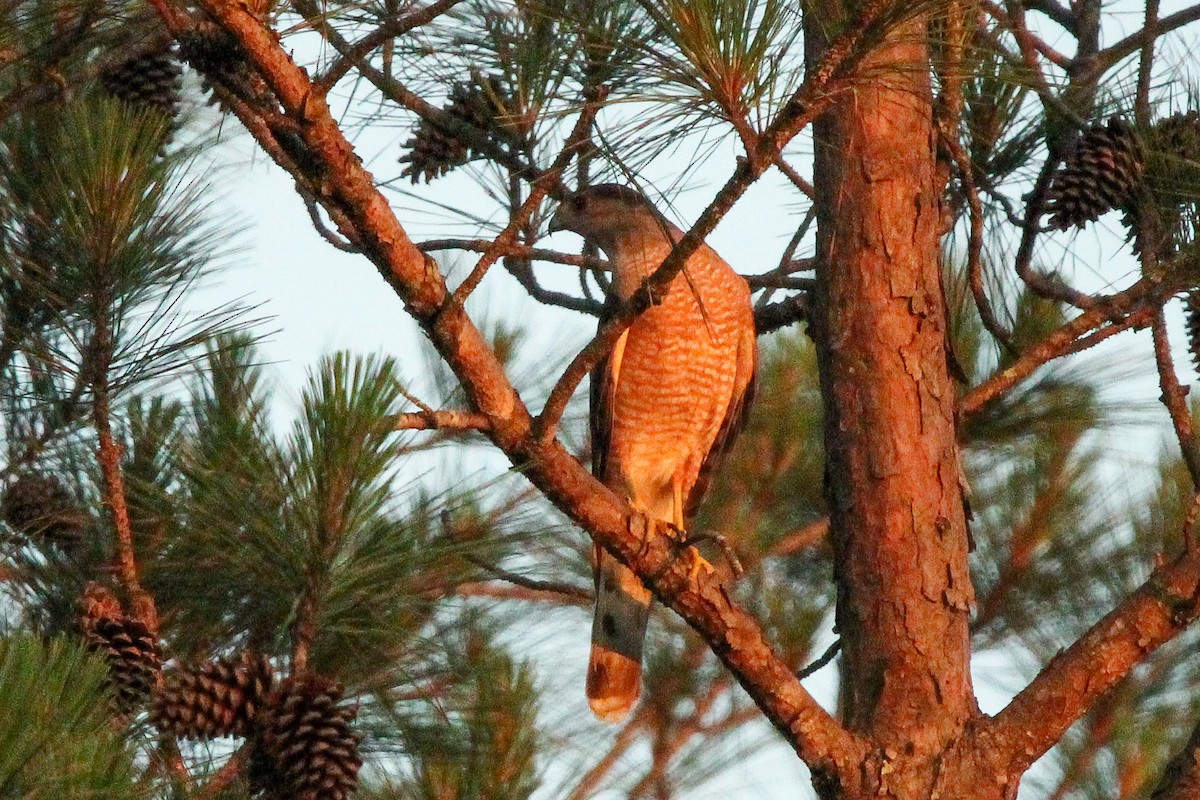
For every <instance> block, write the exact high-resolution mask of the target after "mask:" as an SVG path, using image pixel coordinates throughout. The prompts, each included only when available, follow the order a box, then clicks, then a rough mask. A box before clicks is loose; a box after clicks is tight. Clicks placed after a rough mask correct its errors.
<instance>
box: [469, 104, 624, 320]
mask: <svg viewBox="0 0 1200 800" xmlns="http://www.w3.org/2000/svg"><path fill="white" fill-rule="evenodd" d="M607 96H608V92H607V91H606V90H605V89H604V88H603V87H598V88H596V89H595V90H594V91H593V92H592V96H591V97H590V98H588V101H587V102H586V103H585V104H584V106H583V110H582V111H580V112H579V118H578V119H577V120H576V121H575V127H574V129H573V130H572V131H571V134H570V135H569V136H568V137H567V140H566V142H564V143H563V147H562V150H561V151H560V152H559V154H558V156H557V157H556V158H555V159H554V163H553V164H551V165H550V168H549V169H548V170H546V171H545V172H543V173H542V174H541V175H540V176H539V177H538V178H537V180H535V181H534V182H533V187H532V189H530V191H529V196H528V197H526V198H525V202H524V203H522V204H521V207H520V208H519V209H517V211H516V212H515V213H514V214H513V215H512V219H510V220H509V222H508V225H506V226H505V228H504V230H503V231H501V232H500V235H499V236H497V237H496V239H495V241H494V242H493V244H492V246H491V247H489V248H488V249H487V250H486V251H485V252H484V254H483V256H482V257H481V258H480V259H479V261H478V263H476V264H475V268H474V269H472V270H471V274H470V275H468V276H467V278H466V280H464V281H463V282H462V283H461V284H459V286H458V288H457V289H455V290H454V294H452V295H451V296H450V300H449V304H450V305H457V306H461V305H462V304H463V303H464V302H466V299H467V297H469V296H470V294H471V292H473V291H475V287H477V286H478V285H479V282H480V281H481V280H483V276H484V275H486V274H487V271H488V270H489V269H490V268H491V266H492V265H493V264H495V263H496V260H497V259H498V258H500V255H501V252H502V251H503V250H504V249H506V248H508V247H509V246H511V245H512V244H513V243H515V242H516V239H517V234H518V233H520V231H521V228H522V227H523V226H524V225H525V224H526V223H527V222H528V221H529V218H530V216H532V215H533V212H535V211H536V210H537V209H538V206H540V205H541V203H542V200H543V199H544V198H545V197H546V194H547V193H548V192H549V190H550V187H551V186H553V185H555V184H557V183H558V182H559V181H560V179H561V177H562V172H563V170H564V169H566V168H567V165H568V164H570V163H571V159H573V158H574V157H575V156H576V155H578V154H579V150H580V147H582V146H583V145H584V143H585V142H586V140H587V138H588V132H589V131H590V130H591V128H592V120H594V119H595V118H596V114H598V113H599V112H600V109H601V107H603V105H604V98H605V97H607Z"/></svg>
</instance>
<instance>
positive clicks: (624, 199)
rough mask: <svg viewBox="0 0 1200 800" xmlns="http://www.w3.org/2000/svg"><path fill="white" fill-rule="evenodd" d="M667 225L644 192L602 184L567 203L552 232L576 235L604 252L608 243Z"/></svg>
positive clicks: (580, 193) (561, 204)
mask: <svg viewBox="0 0 1200 800" xmlns="http://www.w3.org/2000/svg"><path fill="white" fill-rule="evenodd" d="M664 223H665V220H663V218H662V216H661V215H660V214H659V213H658V210H657V209H656V208H655V207H654V206H653V205H651V204H650V201H649V200H647V199H646V198H645V197H643V196H642V194H641V192H638V191H637V190H636V189H632V188H630V187H628V186H621V185H619V184H615V183H601V184H597V185H596V186H590V187H588V188H587V189H583V190H581V191H578V192H575V193H574V194H572V195H570V196H568V197H567V198H566V199H565V200H563V201H562V203H560V204H559V206H558V211H556V212H555V213H554V217H553V218H552V219H551V220H550V232H551V233H554V232H555V231H572V232H574V233H578V234H579V235H580V236H582V237H583V238H584V239H587V240H588V241H590V242H593V243H594V244H597V245H600V247H602V248H604V247H605V243H606V242H611V241H613V240H614V239H616V238H619V237H621V236H622V235H624V234H626V233H629V232H631V231H634V230H637V229H640V228H642V227H644V226H650V227H652V228H653V227H657V228H662V226H663V224H664ZM605 249H606V250H607V248H605Z"/></svg>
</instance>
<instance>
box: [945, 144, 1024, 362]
mask: <svg viewBox="0 0 1200 800" xmlns="http://www.w3.org/2000/svg"><path fill="white" fill-rule="evenodd" d="M942 141H943V142H944V143H945V145H946V148H947V149H948V150H949V151H950V155H951V157H952V158H953V159H954V163H955V165H956V166H957V167H958V175H959V179H960V180H961V181H962V186H963V191H964V192H966V194H967V207H968V208H969V209H970V218H971V232H970V236H969V238H968V240H967V280H968V284H969V285H970V287H971V296H972V297H973V298H974V300H975V309H976V310H977V311H978V312H979V319H980V321H981V322H983V327H984V329H985V330H987V332H988V333H990V334H991V335H992V338H994V339H995V340H996V341H997V342H1000V344H1002V345H1003V346H1004V347H1005V348H1006V349H1008V350H1009V351H1010V352H1011V351H1012V334H1011V333H1009V331H1008V330H1007V329H1005V327H1004V326H1003V325H1001V324H1000V320H999V319H997V318H996V312H995V311H994V310H993V309H992V304H991V301H990V300H988V297H987V292H986V291H985V290H984V286H983V203H981V202H980V200H979V190H978V188H977V187H976V186H975V165H974V164H972V163H971V157H970V156H969V155H968V154H967V151H966V149H965V148H964V147H963V146H962V142H960V141H959V140H958V137H957V135H955V133H954V132H953V131H943V133H942Z"/></svg>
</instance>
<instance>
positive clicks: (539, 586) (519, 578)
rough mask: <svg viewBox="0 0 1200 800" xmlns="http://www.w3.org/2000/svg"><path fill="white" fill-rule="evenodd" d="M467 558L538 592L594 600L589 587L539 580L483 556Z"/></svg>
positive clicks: (498, 576)
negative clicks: (486, 559)
mask: <svg viewBox="0 0 1200 800" xmlns="http://www.w3.org/2000/svg"><path fill="white" fill-rule="evenodd" d="M465 558H466V559H467V561H470V562H471V563H472V564H474V565H475V566H477V567H479V568H480V569H482V570H483V571H484V572H489V573H491V574H492V575H495V576H496V577H497V578H499V579H500V580H502V581H505V582H507V583H511V584H513V585H514V586H521V587H523V588H525V589H532V590H534V591H538V592H554V593H555V594H561V595H565V596H566V597H573V598H575V599H577V600H587V601H589V602H591V600H592V593H591V592H589V591H588V590H587V589H584V588H581V587H579V586H575V585H573V584H570V583H563V582H562V581H543V580H538V579H537V578H530V577H527V576H525V575H521V574H520V573H517V572H512V571H511V570H507V569H505V568H504V567H501V566H499V565H496V564H491V563H488V562H487V561H484V560H483V559H482V558H479V557H478V556H473V555H470V554H468V555H466V556H465Z"/></svg>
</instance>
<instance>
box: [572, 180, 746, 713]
mask: <svg viewBox="0 0 1200 800" xmlns="http://www.w3.org/2000/svg"><path fill="white" fill-rule="evenodd" d="M550 230H551V231H556V230H569V231H574V232H575V233H578V234H579V235H581V236H583V238H584V239H586V240H587V241H589V242H591V243H592V244H594V245H596V246H597V247H599V248H600V249H601V250H603V251H604V253H605V255H607V256H608V259H609V261H610V262H611V264H612V268H613V286H614V289H615V294H616V296H617V297H620V298H621V299H624V300H628V299H629V298H630V297H631V296H632V295H633V293H634V292H635V291H636V290H637V288H638V287H639V286H640V285H641V283H642V280H643V279H644V278H646V277H647V276H648V275H650V274H651V273H652V272H654V270H655V269H657V268H658V266H659V265H660V264H662V262H663V260H664V259H665V258H666V257H667V254H668V253H670V252H671V248H672V246H673V244H674V243H675V242H677V241H678V240H679V239H680V238H681V237H682V235H683V233H682V232H681V231H680V230H679V229H678V228H677V227H675V226H674V225H672V224H671V223H670V222H668V221H667V220H666V218H664V217H663V216H662V214H660V213H659V212H658V211H657V210H656V209H655V208H654V206H653V205H651V204H650V202H649V201H648V200H646V198H644V197H643V196H642V195H641V194H639V193H638V192H636V191H634V190H633V189H630V188H628V187H625V186H617V185H613V184H603V185H599V186H593V187H591V188H589V189H586V190H584V191H581V192H578V193H576V194H575V195H573V196H571V197H569V198H567V199H566V200H565V201H563V203H562V205H561V206H560V207H559V209H558V212H557V213H556V214H555V215H554V218H553V219H552V220H551V222H550ZM754 366H755V331H754V314H753V308H752V307H751V304H750V290H749V287H748V286H747V285H746V281H744V280H743V279H742V278H741V277H739V276H738V275H737V273H735V272H734V271H733V269H732V268H731V267H730V266H729V265H728V264H726V263H725V261H724V260H723V259H722V258H721V257H720V256H718V255H717V254H716V252H714V251H713V250H712V248H710V247H708V246H707V245H702V246H701V247H700V249H699V250H697V251H696V253H695V254H693V255H692V256H691V258H689V259H688V261H687V264H686V266H685V267H684V269H683V270H682V271H681V272H680V273H679V274H678V275H677V276H676V277H675V279H674V280H673V281H672V282H671V283H670V285H669V286H668V287H667V290H666V293H665V297H664V298H663V300H662V302H661V303H660V304H658V305H654V306H651V307H650V308H649V309H647V310H646V312H645V313H643V314H642V315H640V316H639V317H637V319H635V320H634V322H633V324H632V325H630V326H629V329H628V330H626V331H625V333H624V334H623V335H622V336H621V338H620V339H619V340H618V341H617V343H616V345H615V346H614V347H613V349H612V352H611V353H610V354H609V355H608V357H607V358H606V359H605V360H604V361H603V362H601V363H600V364H599V365H598V366H597V367H596V370H595V372H593V373H592V390H591V427H592V471H593V473H594V474H595V475H596V476H597V477H598V478H600V480H602V481H604V483H605V484H607V485H608V486H610V487H611V488H612V489H614V490H615V491H617V492H619V493H621V494H623V495H625V496H626V497H627V498H629V502H630V504H631V505H632V506H633V507H634V508H636V509H638V510H639V511H641V512H643V513H645V514H646V515H648V516H651V517H654V518H657V519H660V520H663V521H665V522H668V523H671V524H673V525H674V526H676V527H677V528H678V529H680V530H682V529H683V527H684V524H685V523H686V522H687V520H688V519H689V518H690V517H691V516H692V515H693V513H695V511H696V508H697V506H698V505H699V504H700V500H701V498H702V497H703V496H704V493H705V491H706V490H707V488H708V485H709V483H710V481H711V479H712V475H713V471H714V470H715V468H716V465H717V462H718V461H719V460H720V457H721V455H722V454H723V453H724V452H725V450H726V449H727V448H728V447H729V444H730V443H731V442H732V440H733V438H734V436H735V434H736V433H737V431H738V430H739V429H740V428H741V424H742V421H743V418H744V415H745V412H746V409H747V406H748V404H749V401H750V398H751V395H752V393H753V386H754ZM595 565H596V567H595V570H596V571H595V575H596V614H595V619H594V621H593V624H592V653H591V658H590V660H589V663H588V676H587V696H588V702H589V704H590V705H591V707H592V711H593V712H595V714H596V716H598V717H599V718H600V719H602V720H605V721H609V722H616V721H619V720H620V719H622V718H623V717H624V716H625V715H626V714H627V713H629V710H630V709H631V708H632V707H633V704H634V703H635V702H637V698H638V694H639V693H640V691H641V674H642V643H643V640H644V639H645V635H646V617H647V614H648V611H649V607H650V592H649V590H647V589H646V587H644V586H643V585H642V583H641V581H639V580H638V578H637V576H636V575H634V574H633V572H631V571H630V570H629V569H627V568H626V567H624V566H623V565H622V564H621V563H620V562H618V561H617V560H616V559H615V558H614V557H612V556H611V555H609V554H608V553H607V552H605V551H604V550H602V549H601V548H599V547H597V548H596V550H595Z"/></svg>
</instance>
